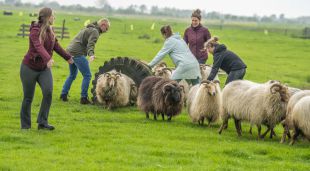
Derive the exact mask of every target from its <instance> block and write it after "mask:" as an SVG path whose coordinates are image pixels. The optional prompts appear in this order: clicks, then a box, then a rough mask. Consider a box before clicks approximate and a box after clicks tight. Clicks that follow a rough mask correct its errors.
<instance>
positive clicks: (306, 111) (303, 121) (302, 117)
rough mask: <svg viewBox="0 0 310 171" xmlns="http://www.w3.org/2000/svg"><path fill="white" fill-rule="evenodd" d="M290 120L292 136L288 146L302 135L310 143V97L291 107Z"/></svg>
mask: <svg viewBox="0 0 310 171" xmlns="http://www.w3.org/2000/svg"><path fill="white" fill-rule="evenodd" d="M291 115H292V116H291V119H292V123H293V127H294V135H293V138H292V141H291V143H290V145H293V144H294V143H295V141H296V140H297V138H298V136H299V135H300V134H302V135H303V136H304V137H306V138H307V139H308V140H309V141H310V96H306V97H303V98H301V99H300V100H299V101H298V102H297V103H296V104H295V106H294V107H293V109H292V114H291Z"/></svg>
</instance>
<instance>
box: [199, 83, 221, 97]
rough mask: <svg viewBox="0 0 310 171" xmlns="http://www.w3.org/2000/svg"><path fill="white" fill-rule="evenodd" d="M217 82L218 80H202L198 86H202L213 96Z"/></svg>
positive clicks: (215, 92)
mask: <svg viewBox="0 0 310 171" xmlns="http://www.w3.org/2000/svg"><path fill="white" fill-rule="evenodd" d="M217 84H219V81H214V82H213V81H209V80H204V81H202V82H201V83H200V87H202V88H204V89H205V90H206V91H207V92H208V94H209V95H210V96H215V95H216V94H217V89H216V86H217Z"/></svg>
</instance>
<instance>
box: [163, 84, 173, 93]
mask: <svg viewBox="0 0 310 171" xmlns="http://www.w3.org/2000/svg"><path fill="white" fill-rule="evenodd" d="M171 87H173V85H172V84H166V85H164V86H163V88H162V91H163V93H165V92H166V91H167V90H170V89H171Z"/></svg>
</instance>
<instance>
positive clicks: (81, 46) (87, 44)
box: [60, 18, 110, 104]
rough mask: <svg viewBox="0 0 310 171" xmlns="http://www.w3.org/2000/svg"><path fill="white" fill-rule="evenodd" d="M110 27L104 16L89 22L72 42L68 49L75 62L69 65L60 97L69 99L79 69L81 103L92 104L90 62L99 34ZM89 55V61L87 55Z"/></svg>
mask: <svg viewBox="0 0 310 171" xmlns="http://www.w3.org/2000/svg"><path fill="white" fill-rule="evenodd" d="M109 28H110V21H109V20H108V19H106V18H102V19H100V20H99V21H96V22H94V23H91V24H88V25H87V26H86V27H85V28H83V29H82V30H81V31H80V32H79V33H78V34H77V35H76V36H75V37H74V38H73V40H72V41H71V42H70V44H69V46H68V47H67V51H68V52H69V53H70V54H71V55H72V56H73V60H74V64H70V65H69V76H68V77H67V79H66V81H65V83H64V85H63V87H62V91H61V94H60V99H61V100H62V101H64V102H66V101H68V93H69V91H70V88H71V85H72V83H73V81H74V80H75V78H76V76H77V74H78V71H80V72H81V73H82V75H83V81H82V86H81V99H80V103H81V104H91V102H90V101H89V100H88V88H89V83H90V80H91V76H92V75H91V72H90V67H89V62H92V61H93V60H94V59H95V45H96V43H97V40H98V39H99V36H100V35H102V33H105V32H107V31H108V30H109ZM87 56H89V61H88V60H87V59H86V57H87Z"/></svg>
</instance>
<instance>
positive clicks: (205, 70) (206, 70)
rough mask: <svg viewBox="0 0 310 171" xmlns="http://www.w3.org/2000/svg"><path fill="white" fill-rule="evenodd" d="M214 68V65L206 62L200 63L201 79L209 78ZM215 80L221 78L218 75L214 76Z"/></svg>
mask: <svg viewBox="0 0 310 171" xmlns="http://www.w3.org/2000/svg"><path fill="white" fill-rule="evenodd" d="M211 70H212V66H210V65H206V64H200V73H201V80H207V79H208V77H209V75H210V73H211ZM213 80H218V81H219V80H220V79H219V77H218V75H217V74H216V76H215V77H214V79H213Z"/></svg>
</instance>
